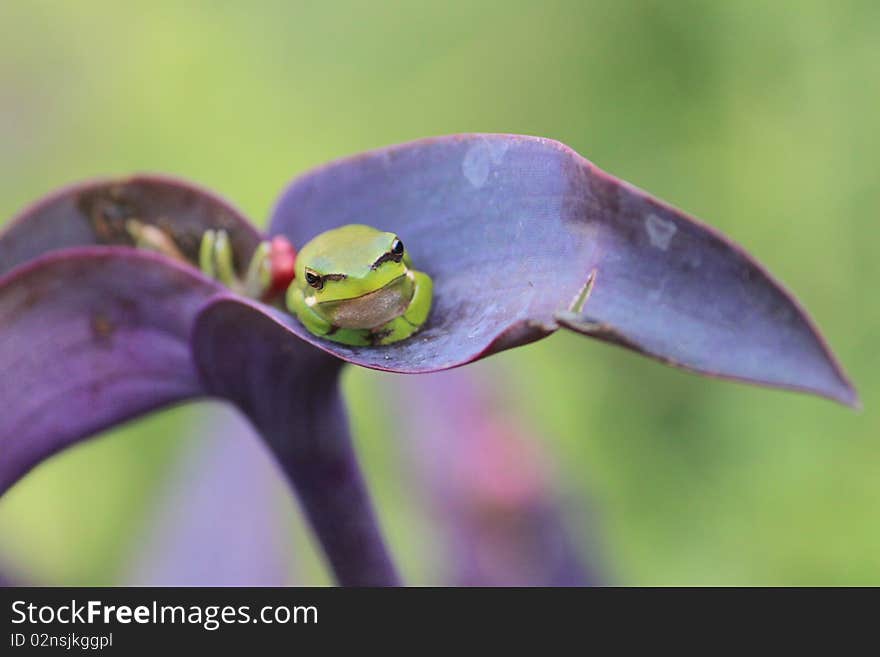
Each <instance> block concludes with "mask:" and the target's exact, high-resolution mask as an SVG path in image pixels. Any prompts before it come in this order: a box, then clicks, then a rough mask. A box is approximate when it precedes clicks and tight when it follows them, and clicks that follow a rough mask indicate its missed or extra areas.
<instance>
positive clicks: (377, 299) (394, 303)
mask: <svg viewBox="0 0 880 657" xmlns="http://www.w3.org/2000/svg"><path fill="white" fill-rule="evenodd" d="M414 289H415V286H414V282H413V277H412V275H411V274H410V273H409V272H407V273H405V274H401V275H400V276H398V277H397V278H395V279H394V280H392V281H391V282H389V283H386V284H385V285H384V286H382V287H380V288H379V289H378V290H374V291H373V292H368V293H367V294H362V295H361V296H359V297H352V298H350V299H338V300H336V301H324V302H322V303H321V304H320V306H321V314H322V315H324V317H326V318H327V319H328V320H329V321H330V322H331V323H332V324H333V325H334V326H338V327H339V328H346V329H375V328H379V327H380V326H382V325H384V324H387V323H388V322H390V321H391V320H392V319H395V318H396V317H400V316H401V315H402V314H403V313H404V312H406V309H407V308H408V307H409V304H410V301H412V296H413V291H414Z"/></svg>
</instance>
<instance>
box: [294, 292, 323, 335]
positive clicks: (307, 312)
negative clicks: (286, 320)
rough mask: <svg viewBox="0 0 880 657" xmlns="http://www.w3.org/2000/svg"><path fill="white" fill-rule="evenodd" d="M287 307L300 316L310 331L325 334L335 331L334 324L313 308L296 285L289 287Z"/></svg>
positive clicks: (300, 319)
mask: <svg viewBox="0 0 880 657" xmlns="http://www.w3.org/2000/svg"><path fill="white" fill-rule="evenodd" d="M287 309H288V310H289V311H290V312H292V313H293V314H294V315H296V316H297V318H299V321H301V322H302V323H303V325H304V326H305V327H306V328H307V329H308V330H309V332H310V333H313V334H314V335H318V336H325V335H327V334H328V333H332V332H333V325H332V324H331V323H330V322H328V321H327V320H326V319H324V318H323V317H321V316H320V315H318V313H316V312H315V311H314V310H312V308H311V307H310V306H309V305H308V304H307V303H306V300H305V297H304V296H303V293H302V290H300V289H299V288H298V287H297V286H296V285H291V286H290V287H289V288H288V289H287Z"/></svg>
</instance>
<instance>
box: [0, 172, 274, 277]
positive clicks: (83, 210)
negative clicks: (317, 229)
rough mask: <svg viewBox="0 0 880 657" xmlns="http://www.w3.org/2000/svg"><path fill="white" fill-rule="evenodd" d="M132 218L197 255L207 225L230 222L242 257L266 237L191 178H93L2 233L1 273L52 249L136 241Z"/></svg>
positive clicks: (25, 212)
mask: <svg viewBox="0 0 880 657" xmlns="http://www.w3.org/2000/svg"><path fill="white" fill-rule="evenodd" d="M129 219H135V220H137V221H139V222H142V223H144V224H150V225H154V226H156V227H158V228H160V229H161V230H163V231H165V232H166V233H167V234H168V235H169V237H171V238H172V239H173V240H174V241H175V243H176V244H177V246H178V247H179V248H180V250H181V251H182V253H183V255H184V256H187V257H188V258H189V260H191V261H193V262H197V260H198V259H197V254H198V248H199V242H200V241H201V238H202V234H203V233H204V232H205V230H206V229H207V228H225V229H226V230H227V232H228V233H229V236H230V239H231V240H232V245H233V250H234V251H235V253H236V254H237V255H238V256H239V259H240V260H243V258H244V257H245V256H248V257H249V256H250V254H251V252H252V251H253V249H254V247H256V245H257V243H258V242H259V241H260V239H262V238H261V237H260V234H259V232H258V231H257V230H256V229H255V228H254V227H253V225H251V224H250V223H249V222H248V220H247V219H245V218H244V216H243V215H242V214H241V213H240V212H238V210H236V209H235V208H233V207H232V206H231V205H229V204H228V203H227V202H226V201H224V200H222V199H221V198H219V197H218V196H217V195H215V194H214V193H212V192H209V191H207V190H204V189H201V188H199V187H197V186H195V185H192V184H190V183H186V182H183V181H180V180H177V179H174V178H166V177H162V176H133V177H130V178H122V179H117V180H96V181H91V182H85V183H79V184H75V185H71V186H69V187H65V188H63V189H61V190H59V191H57V192H55V193H53V194H51V195H49V196H46V197H44V198H42V199H40V200H39V201H37V202H36V203H34V204H33V205H31V206H30V207H28V208H26V209H25V210H23V211H22V212H21V213H19V214H18V216H17V217H15V218H14V219H12V221H11V222H10V223H9V225H8V226H7V227H6V228H5V229H4V231H3V232H2V233H0V275H3V274H5V273H6V272H8V271H9V270H10V269H12V268H13V267H16V266H18V265H20V264H22V263H24V262H27V261H28V260H31V259H33V258H36V257H37V256H39V255H41V254H43V253H46V252H48V251H52V250H55V249H62V248H67V247H75V246H90V245H111V244H112V245H124V246H131V245H132V244H133V239H132V236H131V234H130V233H129V232H128V231H127V230H126V221H127V220H129Z"/></svg>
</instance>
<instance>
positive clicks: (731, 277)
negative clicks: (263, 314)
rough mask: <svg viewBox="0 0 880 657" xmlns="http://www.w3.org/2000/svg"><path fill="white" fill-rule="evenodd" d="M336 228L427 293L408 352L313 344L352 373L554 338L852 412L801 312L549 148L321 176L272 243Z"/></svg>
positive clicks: (290, 197) (462, 149)
mask: <svg viewBox="0 0 880 657" xmlns="http://www.w3.org/2000/svg"><path fill="white" fill-rule="evenodd" d="M347 223H367V224H372V225H375V226H379V227H382V228H383V229H385V230H390V231H395V232H397V233H398V234H399V235H400V236H401V238H402V239H403V241H404V242H405V243H406V245H407V248H408V249H409V250H410V253H411V254H412V256H413V261H414V262H415V263H416V266H417V267H418V268H419V269H422V270H424V271H425V272H427V273H428V274H430V275H431V276H432V277H433V279H434V290H435V302H434V304H435V305H434V309H433V310H432V313H431V316H430V318H429V320H428V323H427V324H426V326H425V328H424V329H423V331H422V332H421V333H419V334H418V336H417V337H415V338H413V339H410V340H407V341H405V342H402V343H399V344H395V345H391V346H388V347H380V348H369V349H362V348H361V349H358V348H348V347H344V346H340V345H337V344H335V343H327V342H321V341H317V342H318V343H319V344H320V346H321V347H322V348H324V349H326V350H327V351H330V352H331V353H334V354H337V355H338V356H340V357H342V358H344V359H346V360H348V361H351V362H354V363H357V364H360V365H365V366H367V367H373V368H377V369H382V370H391V371H399V372H424V371H432V370H439V369H445V368H449V367H454V366H456V365H461V364H463V363H467V362H469V361H472V360H474V359H477V358H480V357H483V356H486V355H488V354H491V353H493V352H496V351H500V350H502V349H506V348H510V347H512V346H516V345H519V344H524V343H527V342H531V341H533V340H537V339H539V338H541V337H544V336H545V335H547V334H549V333H551V332H553V331H555V330H556V329H557V328H559V327H560V326H562V327H566V328H569V329H572V330H575V331H578V332H581V333H584V334H587V335H591V336H594V337H598V338H600V339H603V340H607V341H610V342H614V343H616V344H619V345H621V346H624V347H626V348H628V349H633V350H636V351H638V352H640V353H643V354H646V355H649V356H652V357H655V358H658V359H660V360H662V361H664V362H666V363H668V364H670V365H674V366H678V367H684V368H687V369H690V370H693V371H696V372H701V373H704V374H711V375H717V376H721V377H726V378H732V379H740V380H744V381H749V382H753V383H760V384H766V385H771V386H779V387H785V388H792V389H796V390H802V391H807V392H812V393H816V394H819V395H823V396H826V397H829V398H831V399H835V400H837V401H840V402H843V403H847V404H855V403H857V398H856V393H855V391H854V389H853V388H852V386H851V385H850V384H849V382H848V380H847V379H846V376H845V375H844V374H843V372H842V370H841V368H840V367H839V366H838V365H837V363H836V361H835V360H834V357H833V356H832V354H831V352H830V351H829V349H828V347H827V346H826V344H825V342H824V341H823V339H822V338H821V336H820V335H819V333H818V331H817V330H816V329H815V327H814V326H813V324H812V322H811V320H810V319H809V317H808V316H807V315H806V313H805V312H804V310H803V309H802V308H801V307H800V306H799V305H798V303H797V302H796V301H795V300H794V299H793V298H792V297H791V295H790V294H789V293H788V292H787V291H786V290H785V289H784V288H783V287H782V286H781V285H780V284H779V283H778V282H776V281H775V280H774V279H773V278H772V277H771V276H770V275H769V274H768V273H767V272H766V271H765V270H764V269H763V268H762V267H761V266H760V265H759V264H758V263H757V262H756V261H755V260H754V259H753V258H751V257H750V256H749V255H748V254H747V253H746V252H745V251H743V250H742V249H741V248H740V247H739V246H737V245H735V244H733V243H732V242H731V241H729V240H728V239H726V238H725V237H723V236H722V235H721V234H719V233H718V232H716V231H715V230H713V229H711V228H709V227H707V226H705V225H703V224H701V223H699V222H697V221H695V220H694V219H692V218H690V217H689V216H687V215H686V214H684V213H683V212H681V211H679V210H676V209H675V208H672V207H670V206H669V205H666V204H665V203H663V202H661V201H658V200H656V199H654V198H653V197H651V196H649V195H648V194H646V193H645V192H642V191H641V190H639V189H636V188H635V187H633V186H631V185H629V184H627V183H625V182H622V181H620V180H617V179H616V178H614V177H612V176H610V175H608V174H607V173H605V172H603V171H601V170H600V169H598V168H597V167H595V166H594V165H593V164H591V163H590V162H588V161H587V160H585V159H584V158H582V157H581V156H580V155H578V154H577V153H575V152H574V151H572V150H571V149H570V148H568V147H567V146H565V145H563V144H560V143H558V142H554V141H551V140H548V139H540V138H535V137H523V136H511V135H456V136H450V137H440V138H434V139H426V140H421V141H416V142H412V143H409V144H403V145H400V146H394V147H391V148H387V149H383V150H378V151H373V152H369V153H364V154H361V155H357V156H355V157H352V158H348V159H345V160H341V161H338V162H335V163H331V164H329V165H327V166H324V167H321V168H319V169H317V170H315V171H313V172H310V173H307V174H306V175H304V176H303V177H301V178H299V179H298V180H296V181H294V182H293V184H292V185H291V186H290V187H289V188H288V189H287V190H286V191H285V192H284V194H283V195H282V197H281V198H280V200H279V202H278V204H277V205H276V207H275V210H274V212H273V216H272V220H271V229H270V233H272V234H279V233H280V234H283V235H286V236H287V237H288V238H289V239H290V240H291V241H292V242H293V243H294V244H295V245H302V244H303V243H304V242H306V241H307V240H309V239H310V238H312V237H313V236H315V235H316V234H318V233H320V232H322V231H324V230H327V229H329V228H332V227H335V226H339V225H343V224H347ZM588 291H589V292H591V293H590V294H589V298H587V299H586V303H585V304H584V303H583V301H584V298H585V297H586V293H587V292H588ZM294 330H296V329H294ZM297 332H298V333H299V334H300V335H302V332H301V331H297ZM303 337H306V339H310V340H311V341H313V342H315V340H314V339H312V338H310V337H309V336H303Z"/></svg>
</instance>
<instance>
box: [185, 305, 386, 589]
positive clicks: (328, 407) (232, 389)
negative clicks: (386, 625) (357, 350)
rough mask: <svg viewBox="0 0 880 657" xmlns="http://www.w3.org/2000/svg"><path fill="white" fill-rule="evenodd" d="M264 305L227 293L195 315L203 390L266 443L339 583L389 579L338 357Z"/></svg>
mask: <svg viewBox="0 0 880 657" xmlns="http://www.w3.org/2000/svg"><path fill="white" fill-rule="evenodd" d="M265 309H266V307H265V306H259V305H258V304H256V303H248V302H244V301H241V300H240V299H239V298H237V297H229V298H225V299H223V298H221V299H218V300H216V301H214V302H212V303H211V304H210V305H209V306H208V307H207V308H205V310H204V311H203V312H202V313H201V314H200V315H199V317H198V318H197V320H196V325H195V330H194V333H193V350H194V357H195V360H196V362H197V363H198V366H199V369H200V371H201V373H202V376H203V379H204V381H205V385H206V386H207V390H208V392H210V393H211V394H213V395H216V396H218V397H222V398H225V399H228V400H230V401H231V402H233V403H234V404H236V405H237V406H238V407H239V408H240V409H241V410H242V411H243V412H244V413H245V415H247V416H248V418H250V420H251V421H252V422H253V423H254V425H255V427H256V428H257V430H259V432H260V434H261V435H262V436H263V438H264V439H265V440H266V442H267V443H268V444H269V447H270V448H271V449H272V451H273V452H274V453H275V456H276V458H277V459H278V461H279V463H280V464H281V467H282V469H283V470H284V472H285V473H286V474H287V476H288V479H289V480H290V483H291V484H292V485H293V486H294V488H295V489H296V492H297V494H298V496H299V499H300V501H301V502H302V506H303V510H304V512H305V513H306V515H307V517H308V519H309V522H310V523H311V525H312V527H313V528H314V530H315V533H316V534H317V536H318V539H319V540H320V541H321V544H322V546H323V548H324V552H325V554H326V555H327V558H328V560H329V561H330V564H331V566H332V567H333V571H334V573H335V574H336V577H337V579H338V581H339V583H340V584H342V585H347V586H351V585H357V586H365V585H372V586H380V585H381V586H387V585H394V584H397V583H399V580H398V577H397V573H396V572H395V570H394V567H393V565H392V563H391V560H390V557H389V555H388V553H387V550H386V548H385V545H384V542H383V541H382V538H381V535H380V533H379V529H378V525H377V522H376V519H375V514H374V512H373V509H372V506H371V504H370V501H369V495H368V493H367V490H366V486H365V484H364V481H363V479H362V476H361V473H360V469H359V468H358V464H357V460H356V458H355V454H354V450H353V447H352V444H351V438H350V436H349V430H348V423H347V419H346V413H345V407H344V404H343V402H342V399H341V397H340V394H339V385H338V375H339V370H340V366H341V364H342V363H341V361H339V360H337V359H335V358H332V357H329V356H327V355H326V354H324V353H323V352H321V351H319V350H317V349H313V348H312V347H311V346H309V345H308V344H306V343H304V342H302V341H300V340H295V339H291V335H290V332H289V331H288V330H287V329H286V327H285V326H284V325H283V324H281V323H279V322H277V321H273V319H272V314H263V313H264V312H266V310H265Z"/></svg>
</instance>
